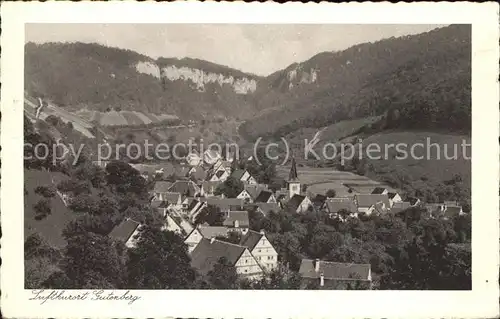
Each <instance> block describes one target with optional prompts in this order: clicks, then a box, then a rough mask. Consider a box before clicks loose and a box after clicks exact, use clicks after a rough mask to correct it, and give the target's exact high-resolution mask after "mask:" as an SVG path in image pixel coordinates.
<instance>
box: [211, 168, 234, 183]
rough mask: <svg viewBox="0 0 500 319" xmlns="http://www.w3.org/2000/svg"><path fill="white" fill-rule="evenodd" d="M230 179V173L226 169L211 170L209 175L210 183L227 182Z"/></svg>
mask: <svg viewBox="0 0 500 319" xmlns="http://www.w3.org/2000/svg"><path fill="white" fill-rule="evenodd" d="M228 177H229V173H228V172H227V171H226V170H225V169H219V170H210V171H209V172H208V174H207V181H209V182H225V181H226V180H227V178H228Z"/></svg>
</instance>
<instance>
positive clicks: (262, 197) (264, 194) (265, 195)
mask: <svg viewBox="0 0 500 319" xmlns="http://www.w3.org/2000/svg"><path fill="white" fill-rule="evenodd" d="M271 196H273V193H272V192H270V191H261V192H260V194H259V196H257V198H256V199H255V202H257V203H266V202H267V201H268V200H269V198H270V197H271Z"/></svg>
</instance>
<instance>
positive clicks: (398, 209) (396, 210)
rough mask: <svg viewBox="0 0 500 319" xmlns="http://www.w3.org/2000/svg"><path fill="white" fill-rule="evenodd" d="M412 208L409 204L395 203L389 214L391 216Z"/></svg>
mask: <svg viewBox="0 0 500 319" xmlns="http://www.w3.org/2000/svg"><path fill="white" fill-rule="evenodd" d="M410 207H412V205H411V203H410V202H396V203H394V205H392V207H391V210H390V212H391V213H392V214H398V213H400V212H402V211H404V210H407V209H408V208H410Z"/></svg>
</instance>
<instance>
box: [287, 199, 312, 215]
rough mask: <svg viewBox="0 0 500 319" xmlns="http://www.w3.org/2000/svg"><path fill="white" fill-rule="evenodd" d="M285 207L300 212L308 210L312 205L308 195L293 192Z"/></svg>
mask: <svg viewBox="0 0 500 319" xmlns="http://www.w3.org/2000/svg"><path fill="white" fill-rule="evenodd" d="M286 207H287V210H288V211H290V212H293V213H298V214H301V213H305V212H307V211H309V210H310V209H311V208H312V207H313V206H312V202H311V200H310V199H309V197H307V196H304V195H298V194H295V195H293V197H292V198H291V199H290V200H289V201H288V203H286Z"/></svg>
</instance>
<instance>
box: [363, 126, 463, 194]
mask: <svg viewBox="0 0 500 319" xmlns="http://www.w3.org/2000/svg"><path fill="white" fill-rule="evenodd" d="M427 139H430V142H431V143H437V144H439V145H440V148H441V157H440V159H438V158H437V154H436V153H435V151H432V153H431V156H430V157H429V159H422V160H418V159H413V158H411V157H409V158H408V159H404V160H401V159H396V158H393V157H394V156H395V155H396V152H395V151H394V150H393V151H392V152H388V154H389V156H388V158H387V159H384V160H369V161H368V163H369V164H371V165H373V170H368V171H367V173H366V175H367V176H369V177H372V178H374V179H377V180H385V179H386V178H387V177H392V178H394V177H396V178H399V179H401V178H402V179H404V180H407V181H408V185H409V186H410V188H413V189H420V188H426V187H430V188H434V189H435V188H439V187H441V186H440V185H441V184H442V183H444V182H445V181H449V180H451V179H452V178H453V177H454V176H455V175H456V174H458V175H460V176H461V177H462V180H463V185H465V187H466V192H467V193H468V195H469V197H470V185H471V184H470V183H471V161H470V160H467V159H465V158H464V157H463V155H462V147H461V144H462V141H464V140H465V141H466V142H467V143H470V141H471V140H470V137H469V136H467V135H455V134H446V133H432V132H383V133H379V134H375V135H372V136H370V137H368V138H366V139H365V140H364V141H363V144H368V143H376V144H378V145H380V146H381V147H384V145H389V144H395V143H404V144H406V145H410V146H411V145H414V144H415V143H424V144H426V140H427ZM455 145H456V147H457V154H458V157H457V158H456V159H451V160H447V159H445V158H444V148H445V147H447V148H448V154H449V155H452V154H453V153H454V147H455ZM408 149H409V148H408ZM416 155H417V156H419V155H424V153H423V152H422V151H420V152H419V153H417V154H416ZM470 155H471V153H470V147H469V149H468V151H467V153H466V156H470Z"/></svg>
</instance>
